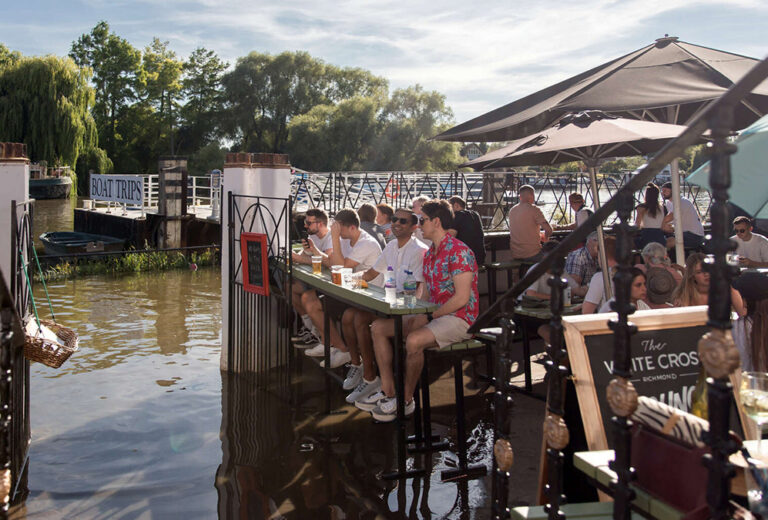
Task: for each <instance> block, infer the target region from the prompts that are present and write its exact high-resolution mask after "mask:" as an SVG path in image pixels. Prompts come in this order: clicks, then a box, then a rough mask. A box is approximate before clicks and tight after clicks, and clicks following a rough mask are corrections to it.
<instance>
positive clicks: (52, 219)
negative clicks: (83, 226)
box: [32, 198, 77, 250]
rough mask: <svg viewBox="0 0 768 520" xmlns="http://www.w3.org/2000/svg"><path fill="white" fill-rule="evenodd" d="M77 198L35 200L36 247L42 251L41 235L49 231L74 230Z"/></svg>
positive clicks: (34, 229)
mask: <svg viewBox="0 0 768 520" xmlns="http://www.w3.org/2000/svg"><path fill="white" fill-rule="evenodd" d="M76 207H77V199H76V198H67V199H48V200H35V205H34V215H35V222H34V223H33V227H32V230H33V234H34V236H35V246H36V247H37V248H38V250H42V247H43V245H42V243H41V242H40V235H42V234H43V233H47V232H49V231H72V230H73V229H74V222H75V216H74V209H75V208H76Z"/></svg>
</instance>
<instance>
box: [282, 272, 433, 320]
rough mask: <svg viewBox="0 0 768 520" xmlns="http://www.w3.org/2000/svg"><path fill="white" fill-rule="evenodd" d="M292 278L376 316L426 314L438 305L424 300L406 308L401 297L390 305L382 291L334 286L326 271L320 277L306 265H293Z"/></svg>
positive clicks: (373, 287)
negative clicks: (371, 312)
mask: <svg viewBox="0 0 768 520" xmlns="http://www.w3.org/2000/svg"><path fill="white" fill-rule="evenodd" d="M292 274H293V277H294V278H295V279H297V280H300V281H302V282H304V283H305V284H307V285H309V286H310V287H313V288H315V289H317V290H318V291H320V292H321V293H323V294H327V295H328V296H330V297H331V298H334V299H338V300H341V301H345V302H348V303H350V304H352V305H354V306H356V307H361V308H364V309H369V310H371V311H373V312H375V313H377V314H381V315H387V316H396V315H401V316H402V315H409V314H426V313H428V312H434V311H435V310H437V308H438V307H439V305H437V304H435V303H430V302H427V301H424V300H416V305H415V306H414V307H413V308H411V307H406V306H405V305H403V304H402V296H399V297H398V301H399V302H400V305H397V304H396V305H390V304H389V303H387V301H386V300H385V299H384V289H381V288H380V287H376V286H373V285H369V286H368V288H367V289H354V290H353V289H347V288H345V287H342V286H340V285H336V284H335V283H333V282H332V281H331V275H330V273H329V272H328V270H327V269H325V268H323V272H322V274H320V275H316V274H313V273H312V266H311V265H306V264H293V273H292Z"/></svg>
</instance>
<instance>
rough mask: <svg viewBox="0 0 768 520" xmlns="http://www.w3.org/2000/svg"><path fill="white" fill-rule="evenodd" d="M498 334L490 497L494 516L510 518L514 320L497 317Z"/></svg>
mask: <svg viewBox="0 0 768 520" xmlns="http://www.w3.org/2000/svg"><path fill="white" fill-rule="evenodd" d="M500 325H501V334H500V335H499V336H498V337H497V338H496V343H495V345H494V347H493V348H494V358H495V360H496V363H495V365H494V366H495V374H494V381H495V387H496V391H495V392H494V394H493V409H494V414H493V416H494V421H495V422H494V441H495V442H494V450H493V451H494V459H493V488H492V490H491V496H492V500H493V505H492V510H493V511H492V513H493V518H494V520H502V519H505V518H509V508H508V507H507V496H508V494H509V493H508V485H509V476H510V475H509V470H510V469H511V468H512V463H513V460H514V454H513V452H512V445H511V444H510V442H509V436H510V434H511V431H512V417H511V415H512V414H511V411H512V405H513V404H514V399H513V398H512V385H511V383H510V378H511V375H512V364H513V363H514V359H513V353H512V336H513V334H514V323H513V322H512V320H510V319H509V317H508V316H503V317H502V318H501V320H500Z"/></svg>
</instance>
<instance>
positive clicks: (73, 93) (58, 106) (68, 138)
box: [0, 56, 98, 168]
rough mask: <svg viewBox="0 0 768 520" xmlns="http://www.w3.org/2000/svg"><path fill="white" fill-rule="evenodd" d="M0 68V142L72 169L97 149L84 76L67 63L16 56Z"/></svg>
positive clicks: (90, 96)
mask: <svg viewBox="0 0 768 520" xmlns="http://www.w3.org/2000/svg"><path fill="white" fill-rule="evenodd" d="M5 63H6V64H5V66H4V67H2V68H0V141H14V142H23V143H26V144H27V147H28V153H29V156H30V158H31V159H32V160H34V161H46V162H47V163H48V164H51V165H68V166H71V167H72V168H74V167H75V166H76V163H77V159H78V157H79V156H80V154H83V153H89V152H91V151H93V150H97V143H98V140H97V130H96V123H95V122H94V119H93V117H92V116H91V114H90V112H89V110H90V108H91V106H92V104H93V100H94V97H93V89H91V87H90V86H88V79H89V76H88V71H87V70H84V69H81V68H80V67H78V66H77V65H75V63H74V62H73V61H72V60H71V59H69V58H58V57H56V56H45V57H42V58H39V57H35V58H30V57H18V58H13V59H9V60H7V61H6V62H5Z"/></svg>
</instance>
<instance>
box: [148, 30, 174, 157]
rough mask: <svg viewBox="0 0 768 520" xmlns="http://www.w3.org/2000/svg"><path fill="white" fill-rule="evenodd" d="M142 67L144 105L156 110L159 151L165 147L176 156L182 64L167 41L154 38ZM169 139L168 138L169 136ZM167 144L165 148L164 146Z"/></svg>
mask: <svg viewBox="0 0 768 520" xmlns="http://www.w3.org/2000/svg"><path fill="white" fill-rule="evenodd" d="M142 66H143V75H144V81H143V85H142V86H143V89H142V93H143V94H144V99H143V102H145V103H147V104H148V105H149V106H150V107H152V108H153V109H154V114H153V116H154V117H153V118H152V119H154V120H155V125H154V126H155V128H154V129H153V131H152V133H153V134H154V136H153V137H154V139H155V142H156V145H157V147H156V150H157V151H160V150H162V149H163V148H164V149H165V150H166V151H167V152H168V153H170V154H171V155H173V154H175V146H174V139H173V133H174V128H175V127H176V121H177V120H178V110H177V109H178V104H179V99H180V97H181V95H180V93H181V72H182V69H183V66H184V64H183V62H182V61H181V60H179V59H178V58H177V57H176V53H175V52H173V51H171V50H169V49H168V42H162V41H160V40H159V39H158V38H153V39H152V43H151V44H150V45H148V46H147V47H146V48H145V49H144V55H143V56H142ZM166 136H167V137H166ZM165 142H167V143H168V144H167V145H165V146H164V147H163V146H162V145H161V143H165ZM153 155H155V154H153Z"/></svg>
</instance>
